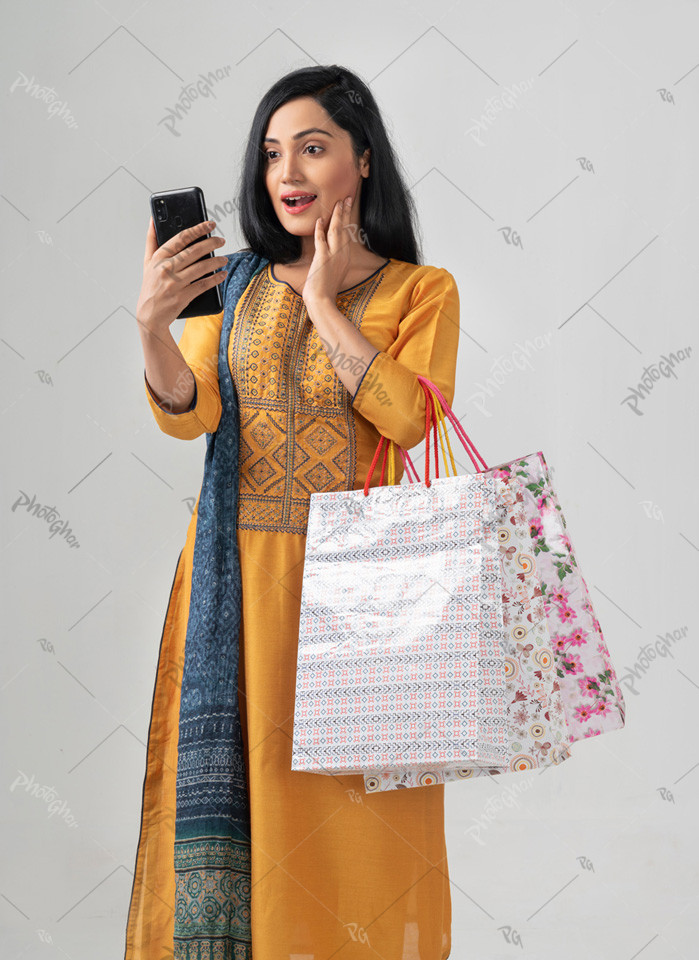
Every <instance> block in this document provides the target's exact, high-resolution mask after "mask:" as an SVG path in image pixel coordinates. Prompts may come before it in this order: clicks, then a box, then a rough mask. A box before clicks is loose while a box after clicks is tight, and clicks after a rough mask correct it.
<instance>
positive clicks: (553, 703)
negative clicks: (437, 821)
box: [364, 377, 625, 792]
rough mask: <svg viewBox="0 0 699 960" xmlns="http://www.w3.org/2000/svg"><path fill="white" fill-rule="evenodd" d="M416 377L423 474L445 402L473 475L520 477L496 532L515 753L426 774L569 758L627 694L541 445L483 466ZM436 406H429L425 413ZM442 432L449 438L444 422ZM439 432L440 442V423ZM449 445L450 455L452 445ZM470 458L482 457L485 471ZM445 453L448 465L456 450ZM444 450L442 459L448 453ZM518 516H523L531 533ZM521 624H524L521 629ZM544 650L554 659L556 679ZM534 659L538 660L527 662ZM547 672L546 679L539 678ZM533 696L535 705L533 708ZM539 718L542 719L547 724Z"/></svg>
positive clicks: (391, 777) (372, 784) (620, 707)
mask: <svg viewBox="0 0 699 960" xmlns="http://www.w3.org/2000/svg"><path fill="white" fill-rule="evenodd" d="M418 380H419V381H420V383H421V385H422V387H423V389H424V390H425V393H426V399H427V414H426V420H427V453H428V455H427V456H426V458H425V462H426V478H429V429H430V427H429V424H430V420H431V421H432V423H433V426H434V450H435V463H436V465H437V467H436V471H437V476H439V473H438V469H439V466H438V465H439V458H438V447H437V428H438V425H439V426H440V427H441V425H442V424H443V421H444V417H443V414H442V408H443V410H444V411H446V413H447V415H448V416H449V419H450V420H451V422H452V424H453V426H454V429H455V431H456V433H457V435H458V436H459V438H460V440H461V441H462V443H463V444H464V447H465V448H466V451H467V453H468V454H469V457H470V459H471V461H472V462H473V465H474V467H475V468H476V471H477V474H476V475H477V476H484V475H485V476H487V475H490V476H493V477H494V478H499V479H503V480H508V481H510V480H512V479H517V480H518V481H519V484H520V487H519V489H520V491H521V498H520V496H519V495H517V500H518V503H519V505H520V507H521V510H519V511H518V512H517V513H518V516H517V517H514V516H513V515H512V514H511V515H510V517H509V518H508V523H506V524H505V526H504V527H501V528H500V536H501V538H503V539H501V542H502V543H506V544H507V547H506V549H505V556H503V564H504V573H503V583H504V589H505V597H506V602H505V608H504V609H505V615H504V620H505V654H506V665H507V683H508V697H510V699H509V704H510V710H509V714H508V725H509V726H508V730H509V737H510V739H509V745H510V748H511V751H512V750H517V749H518V748H519V749H520V750H521V753H520V754H519V755H517V753H512V752H511V756H510V764H509V766H508V767H507V768H504V769H503V768H499V767H493V768H490V769H484V768H482V767H480V768H479V767H471V768H464V769H463V770H458V771H434V780H433V781H432V782H435V783H437V782H447V781H449V780H455V779H469V778H471V777H473V776H477V775H479V774H481V775H482V774H496V773H502V772H505V769H507V770H509V771H510V772H517V771H521V770H528V769H531V768H532V767H536V766H544V765H547V764H549V763H560V762H561V761H562V760H565V759H568V757H569V756H570V750H569V745H570V744H572V743H573V742H575V741H576V740H579V739H582V738H584V737H594V736H599V735H600V734H602V733H606V732H609V731H611V730H617V729H620V728H622V727H623V726H624V723H625V703H624V698H623V695H622V692H621V688H620V686H619V682H618V679H617V675H616V672H615V670H614V667H613V665H612V662H611V659H610V656H609V651H608V648H607V645H606V642H605V640H604V637H603V635H602V630H601V627H600V623H599V620H598V619H597V617H596V616H595V613H594V610H593V607H592V602H591V600H590V595H589V591H588V588H587V584H586V582H585V579H584V578H583V575H582V571H581V570H580V567H579V565H578V562H577V559H576V556H575V551H574V549H573V544H572V542H571V539H570V536H569V534H568V533H567V532H566V531H567V524H566V520H565V517H564V515H563V511H562V509H561V506H560V504H559V502H558V499H557V497H556V494H555V492H554V490H553V485H552V483H551V477H550V475H549V471H548V466H547V464H546V460H545V459H544V455H543V453H542V452H541V451H538V452H537V453H534V454H529V455H528V456H526V457H522V458H520V459H519V460H514V461H510V462H507V463H502V464H499V465H498V466H497V467H493V468H490V469H489V468H488V467H487V465H486V463H485V461H484V460H483V458H482V457H481V455H480V454H479V453H478V451H477V450H476V448H475V446H474V445H473V443H472V441H471V440H470V438H469V437H468V435H467V434H466V432H465V431H464V429H463V427H462V426H461V423H460V422H459V421H458V419H457V418H456V417H455V415H454V413H453V411H452V410H451V408H450V407H449V404H448V403H447V402H446V400H445V399H444V397H443V395H442V393H441V391H440V390H439V388H438V387H437V386H436V385H435V384H434V383H432V382H431V381H430V380H428V379H427V378H425V377H418ZM433 408H435V409H436V411H437V412H436V414H431V411H432V409H433ZM383 439H384V438H382V441H383ZM444 439H445V440H446V443H447V446H449V439H448V436H447V435H446V430H445V431H444ZM439 440H440V444H441V445H442V451H443V452H444V445H443V440H442V436H441V432H440V436H439ZM380 446H381V444H379V447H380ZM399 450H400V453H401V455H402V457H403V460H404V462H406V472H407V470H408V468H409V467H410V468H411V469H412V470H413V472H415V468H414V467H413V465H412V462H411V461H410V457H409V456H408V454H407V451H403V450H402V449H400V448H399ZM449 452H450V455H451V447H450V446H449ZM475 458H477V460H478V461H480V464H481V465H482V467H483V468H484V470H483V471H481V468H480V467H479V464H478V462H477V460H476V459H475ZM451 459H452V465H453V462H454V461H453V455H452V457H451ZM444 460H445V463H446V455H445V456H444ZM415 475H416V476H417V474H415ZM513 521H514V522H513ZM522 521H524V522H525V523H526V524H528V527H529V532H528V535H527V534H526V531H525V530H524V529H523V524H522ZM507 534H509V537H508V536H507ZM522 547H524V551H523V552H522ZM513 562H514V567H513V566H512V564H513ZM529 563H531V565H532V568H536V569H537V577H536V578H532V577H531V576H529V577H526V576H522V587H523V588H524V585H525V584H526V583H529V584H530V589H529V591H528V592H529V598H530V603H532V602H533V606H532V607H531V608H530V611H529V615H528V620H529V623H528V624H524V623H521V622H520V623H519V624H517V622H516V618H517V616H521V612H519V613H518V611H517V607H516V605H515V606H512V604H511V603H510V602H509V601H508V600H507V593H508V583H509V584H510V586H511V585H512V583H513V581H512V574H513V572H514V571H515V570H516V569H517V568H518V567H520V568H521V570H519V571H518V573H517V574H516V575H519V574H523V573H524V568H525V567H527V566H528V565H529ZM508 569H509V573H508ZM536 582H538V584H539V585H540V593H539V589H538V588H537V587H536V586H534V589H533V592H532V590H531V585H532V584H535V583H536ZM510 596H511V595H510ZM542 608H543V610H542ZM508 611H510V612H513V613H514V618H512V617H509V614H508ZM508 619H509V627H510V630H509V634H508ZM524 633H526V634H527V637H526V638H525V637H524ZM523 639H524V640H525V642H524V643H523V642H522V640H523ZM549 650H550V651H551V654H552V658H553V667H554V669H555V680H554V681H553V682H551V678H552V671H551V670H550V661H549V653H548V651H549ZM535 664H536V668H535V669H532V668H533V667H534V665H535ZM547 667H548V668H549V669H547ZM527 674H528V680H527V676H526V675H527ZM547 674H548V683H547V682H545V680H544V678H545V677H546V676H547ZM532 679H534V683H532ZM513 694H514V696H513ZM542 694H543V696H542ZM537 699H538V700H539V701H540V704H541V710H537V709H536V703H535V702H536V700H537ZM546 701H548V702H546ZM532 707H533V708H534V711H532ZM543 720H546V721H547V722H548V724H549V728H548V729H547V728H546V726H545V724H544V723H543V722H542V721H543ZM564 729H565V731H566V735H565V736H564V734H563V731H564ZM527 734H528V736H527ZM364 779H365V789H366V791H367V792H370V791H375V790H386V789H392V788H395V787H401V786H402V787H409V786H419V785H423V784H424V783H425V782H426V781H425V775H424V774H423V775H422V779H421V780H420V781H419V782H418V779H417V777H416V776H415V773H414V771H412V769H410V768H402V769H400V768H398V769H396V770H393V771H384V772H382V773H381V774H379V775H377V774H375V773H367V774H365V778H364Z"/></svg>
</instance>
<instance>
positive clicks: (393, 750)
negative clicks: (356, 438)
mask: <svg viewBox="0 0 699 960" xmlns="http://www.w3.org/2000/svg"><path fill="white" fill-rule="evenodd" d="M375 464H376V456H375V457H374V464H372V473H371V474H370V476H369V478H367V483H366V486H365V488H364V490H353V491H330V492H322V493H314V494H312V495H311V501H310V508H309V516H308V528H307V534H306V536H307V540H306V553H305V564H304V574H303V583H302V596H301V615H300V629H299V648H298V660H297V676H296V701H295V713H294V733H293V747H292V763H291V769H292V770H303V771H307V772H315V773H321V774H342V773H354V774H358V773H361V772H362V771H364V770H374V769H379V770H381V769H391V768H394V767H395V766H396V764H398V763H409V764H410V765H411V769H412V770H413V771H414V772H415V773H416V775H419V772H420V771H421V770H423V769H424V770H428V771H432V770H434V769H438V770H445V769H455V768H460V767H463V766H464V765H465V764H472V763H473V764H487V765H493V764H495V765H500V764H502V763H503V762H504V758H505V755H506V746H507V741H506V711H507V704H506V700H505V658H504V657H503V654H502V648H503V631H504V626H503V603H502V566H501V564H500V561H499V556H498V554H499V550H498V542H497V522H498V498H497V492H496V491H497V487H498V485H499V484H500V483H501V481H498V480H496V478H494V477H490V476H483V475H481V476H478V475H475V476H465V477H453V478H449V479H446V478H443V479H441V480H440V479H438V480H435V481H433V482H432V483H431V484H429V485H423V484H417V483H416V484H411V485H408V486H401V485H400V484H394V485H389V486H378V487H374V488H372V489H371V493H370V495H369V491H368V484H369V482H370V479H371V475H372V474H373V469H374V466H375ZM393 472H394V468H393V460H391V468H390V473H391V475H392V474H393ZM382 479H383V476H382ZM390 479H391V477H389V484H390Z"/></svg>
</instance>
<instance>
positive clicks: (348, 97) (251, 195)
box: [238, 65, 422, 264]
mask: <svg viewBox="0 0 699 960" xmlns="http://www.w3.org/2000/svg"><path fill="white" fill-rule="evenodd" d="M296 97H312V98H313V99H314V100H315V101H316V102H317V103H319V104H320V105H321V107H323V108H324V109H325V110H326V111H327V113H328V114H329V115H330V117H331V119H332V120H333V121H334V122H335V123H336V124H337V125H338V126H339V127H342V128H343V129H344V130H347V131H348V132H349V135H350V138H351V141H352V149H353V151H354V155H355V160H356V161H357V162H358V161H359V158H360V157H361V156H362V154H363V153H364V151H365V150H366V148H367V147H371V154H370V156H369V176H368V177H367V178H365V179H364V181H363V182H362V189H361V195H360V204H359V223H360V227H361V229H362V231H363V234H362V236H363V240H364V242H365V243H366V245H367V246H368V248H369V249H370V250H372V251H373V252H374V253H376V254H377V255H378V256H381V257H385V258H389V257H390V258H391V259H393V260H404V261H406V262H407V263H414V264H420V263H421V262H422V253H421V251H420V249H419V246H418V241H417V239H416V224H417V215H416V210H415V203H414V201H413V198H412V196H411V194H410V193H409V191H408V189H407V187H406V185H405V180H404V175H403V172H402V167H401V164H400V161H399V160H398V158H397V157H396V154H395V152H394V150H393V147H392V145H391V143H390V140H389V138H388V134H387V132H386V128H385V126H384V123H383V120H382V118H381V114H380V112H379V108H378V106H377V103H376V100H375V99H374V96H373V94H372V93H371V90H370V89H369V87H368V86H367V85H366V84H365V83H364V81H363V80H360V79H359V77H358V76H357V75H356V74H354V73H352V72H351V71H350V70H347V69H346V68H345V67H339V66H336V65H332V66H317V67H303V68H302V69H300V70H294V71H293V72H292V73H287V74H286V75H285V76H283V77H281V79H279V80H277V82H276V83H275V84H274V85H273V86H272V87H270V89H269V90H268V91H267V93H266V94H265V95H264V97H263V98H262V100H261V101H260V103H259V105H258V107H257V110H256V111H255V116H254V117H253V121H252V127H251V129H250V135H249V137H248V142H247V146H246V149H245V159H244V162H243V168H242V172H241V176H240V182H239V187H238V198H239V205H238V209H239V219H240V230H241V233H242V235H243V237H244V238H245V240H246V241H247V243H248V247H247V249H249V250H254V251H255V253H258V254H260V255H261V256H263V257H267V259H268V260H271V261H272V263H282V264H284V263H292V262H293V261H295V260H298V259H299V258H300V256H301V238H300V237H297V236H294V235H293V234H291V233H289V232H288V231H286V230H285V229H284V227H283V226H282V225H281V223H280V222H279V218H278V217H277V214H276V213H275V210H274V207H273V205H272V201H271V200H270V197H269V193H268V192H267V187H266V185H265V170H266V154H265V152H264V149H263V145H264V144H263V141H264V137H265V135H266V133H267V128H268V125H269V120H270V117H271V116H272V114H273V113H274V111H275V110H278V109H279V107H281V106H282V105H283V104H285V103H286V102H287V101H288V100H293V99H295V98H296Z"/></svg>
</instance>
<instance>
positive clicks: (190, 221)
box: [150, 187, 223, 320]
mask: <svg viewBox="0 0 699 960" xmlns="http://www.w3.org/2000/svg"><path fill="white" fill-rule="evenodd" d="M150 209H151V214H152V215H153V224H154V226H155V237H156V240H157V241H158V246H159V247H162V245H163V244H164V243H167V241H168V240H171V239H172V238H173V237H174V236H175V234H177V233H179V232H180V231H181V230H185V229H186V228H187V227H195V226H196V225H197V224H198V223H202V222H203V221H204V220H208V219H209V217H207V215H206V204H205V203H204V194H203V192H202V190H201V188H200V187H183V188H182V189H181V190H161V191H160V192H159V193H152V194H151V197H150ZM210 236H211V234H210V233H202V234H201V236H199V237H197V238H196V240H193V241H192V243H198V242H199V241H200V240H204V239H205V238H206V237H210ZM192 243H188V244H187V246H188V247H191V245H192ZM185 249H186V248H185ZM215 253H216V255H217V256H218V255H219V252H218V251H215ZM213 256H214V251H210V252H209V253H205V254H204V256H203V257H199V259H198V260H197V261H195V262H196V263H199V260H204V259H206V258H207V257H209V258H211V257H213ZM212 273H214V271H213V270H212V271H210V272H209V273H205V274H204V275H203V277H210V276H211V274H212ZM203 277H202V278H201V279H203ZM222 310H223V299H222V297H221V284H220V283H217V284H216V286H214V287H211V288H210V289H209V290H205V291H204V292H203V293H200V294H199V296H197V297H195V298H194V299H193V300H192V301H191V303H188V304H187V306H186V307H185V308H184V309H183V310H182V313H180V314H179V316H178V317H177V319H178V320H181V319H183V318H184V317H206V316H209V315H210V314H213V313H220V312H221V311H222Z"/></svg>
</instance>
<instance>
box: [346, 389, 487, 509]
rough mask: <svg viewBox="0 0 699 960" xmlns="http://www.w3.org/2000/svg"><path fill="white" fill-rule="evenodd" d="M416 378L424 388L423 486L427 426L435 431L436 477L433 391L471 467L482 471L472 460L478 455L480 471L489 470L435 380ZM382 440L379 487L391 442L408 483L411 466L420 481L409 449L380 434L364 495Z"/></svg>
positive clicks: (427, 476) (427, 474)
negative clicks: (399, 456) (382, 450)
mask: <svg viewBox="0 0 699 960" xmlns="http://www.w3.org/2000/svg"><path fill="white" fill-rule="evenodd" d="M417 379H418V383H419V384H420V386H421V387H422V389H423V390H424V392H425V484H426V486H428V487H429V486H431V483H430V436H429V435H430V427H432V429H433V430H434V458H435V476H436V477H437V478H439V448H438V438H437V432H438V420H439V417H438V416H437V411H436V408H435V403H434V397H433V396H432V394H433V393H434V396H435V397H436V398H437V400H438V401H439V404H440V406H441V408H442V410H443V411H444V413H445V414H446V415H447V417H448V418H449V420H450V421H451V423H452V426H453V427H454V430H455V431H456V435H457V437H458V438H459V440H461V443H462V444H463V446H464V449H465V450H466V453H467V454H468V456H469V458H470V460H471V463H472V464H473V466H474V467H475V470H476V473H480V472H481V467H479V465H478V463H477V462H476V459H475V458H476V457H477V458H478V460H479V461H480V463H481V464H482V469H483V470H488V469H489V468H488V465H487V464H486V462H485V460H484V459H483V457H482V456H481V455H480V453H479V452H478V450H477V449H476V445H475V444H474V443H473V441H472V440H471V438H470V437H469V435H468V434H467V433H466V431H465V430H464V428H463V426H462V425H461V423H460V421H459V420H458V418H457V417H456V415H455V413H454V411H453V410H452V408H451V407H450V406H449V404H448V403H447V401H446V399H445V397H444V394H443V393H442V391H441V390H440V389H439V387H438V386H437V385H436V384H435V383H433V382H432V381H431V380H428V379H427V377H422V376H420V375H419V374H418V378H417ZM384 442H385V443H386V447H385V448H384V455H383V461H382V465H381V479H380V480H379V485H380V486H383V482H384V476H385V472H386V459H387V454H388V450H389V446H390V444H392V443H393V444H395V446H396V447H397V448H398V452H399V453H400V455H401V458H402V460H403V464H404V466H405V472H406V474H407V476H408V480H409V482H410V483H413V482H414V481H413V479H412V477H411V476H410V470H411V469H412V471H413V473H414V474H415V478H416V481H417V482H419V480H420V478H419V476H418V473H417V470H416V469H415V466H414V465H413V462H412V460H411V459H410V455H409V454H408V451H407V450H405V449H404V448H403V447H401V446H400V445H399V444H397V443H395V440H388V439H387V438H386V437H383V436H382V437H381V439H380V440H379V445H378V447H377V448H376V453H375V454H374V458H373V460H372V461H371V466H370V467H369V474H368V476H367V478H366V482H365V484H364V495H365V496H368V495H369V484H370V482H371V478H372V477H373V476H374V469H375V467H376V461H377V460H378V458H379V453H380V452H381V449H382V448H383V445H384ZM474 454H475V457H474Z"/></svg>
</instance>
